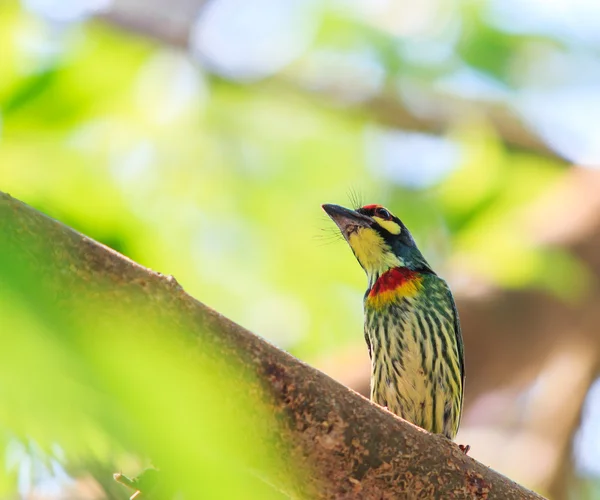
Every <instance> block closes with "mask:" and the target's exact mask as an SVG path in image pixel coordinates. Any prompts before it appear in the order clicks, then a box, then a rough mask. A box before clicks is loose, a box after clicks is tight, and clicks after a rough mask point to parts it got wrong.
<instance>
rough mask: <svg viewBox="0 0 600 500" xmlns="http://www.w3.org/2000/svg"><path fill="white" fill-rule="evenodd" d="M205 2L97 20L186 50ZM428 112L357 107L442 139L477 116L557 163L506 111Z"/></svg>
mask: <svg viewBox="0 0 600 500" xmlns="http://www.w3.org/2000/svg"><path fill="white" fill-rule="evenodd" d="M207 2H208V0H173V1H171V2H169V3H165V2H162V1H157V0H146V1H141V0H115V1H113V2H111V4H110V6H109V8H108V10H107V11H105V12H103V13H102V14H100V15H98V17H99V18H101V19H103V20H105V21H107V22H109V23H111V24H113V25H117V26H121V27H123V28H124V29H126V30H128V31H130V32H132V33H138V34H141V35H144V36H147V37H150V38H154V39H156V40H159V41H160V42H163V43H166V44H169V45H172V46H174V47H179V48H182V49H184V50H187V49H188V45H189V36H190V32H191V29H192V26H193V23H194V22H196V20H197V19H198V16H200V15H202V14H201V9H202V8H203V7H204V6H205V4H207ZM284 80H285V81H283V82H282V80H281V79H280V82H282V83H283V84H285V85H290V86H292V87H294V88H295V89H296V90H301V87H300V86H299V85H298V84H297V82H293V81H290V80H289V79H284ZM316 95H317V96H320V97H321V98H322V100H323V101H324V102H325V103H327V102H332V101H335V96H334V95H327V94H326V93H323V94H316ZM427 99H428V102H429V103H430V106H429V109H430V110H435V112H432V113H429V114H428V115H427V116H416V115H415V114H414V113H412V112H411V111H410V110H409V109H408V108H407V107H406V105H405V104H404V103H403V102H402V101H401V99H399V97H398V96H397V95H396V93H395V92H390V91H389V90H383V91H382V92H381V94H380V95H377V96H375V97H373V98H372V99H371V100H369V101H368V102H366V103H363V104H361V105H360V106H358V107H357V108H358V110H359V111H365V112H367V113H368V114H369V116H371V117H372V118H373V119H375V120H376V121H378V122H379V123H381V124H384V125H387V126H390V127H397V128H401V129H405V130H413V131H422V132H431V133H443V132H444V131H445V130H446V129H448V128H449V127H450V126H451V125H452V124H453V123H454V122H455V121H456V119H457V118H461V119H464V117H466V116H472V115H473V113H474V111H475V110H476V111H477V116H484V117H485V118H486V120H488V121H489V123H490V124H491V125H492V126H493V127H494V129H495V131H496V133H497V134H498V136H499V137H500V138H501V139H502V140H503V142H504V143H505V144H506V145H508V146H509V147H511V148H514V149H522V150H526V151H531V152H534V153H537V154H540V155H543V156H547V157H550V158H554V159H562V158H560V156H559V155H558V153H557V152H556V151H554V150H553V149H552V148H550V147H549V146H548V144H546V143H545V142H544V141H543V140H542V139H540V138H539V137H538V136H537V135H536V134H535V133H534V132H532V131H531V129H530V128H528V127H527V125H526V124H525V123H524V122H523V120H522V119H521V118H520V117H519V116H518V114H517V113H516V112H515V111H514V110H513V109H510V107H509V106H508V105H505V104H497V103H485V102H477V103H474V102H472V101H469V100H468V99H463V98H460V97H458V96H454V95H449V94H443V93H433V92H431V93H430V95H428V96H427Z"/></svg>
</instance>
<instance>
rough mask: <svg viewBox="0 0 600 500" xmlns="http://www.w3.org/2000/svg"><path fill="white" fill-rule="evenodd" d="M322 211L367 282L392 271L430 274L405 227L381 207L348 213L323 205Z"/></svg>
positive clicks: (369, 207) (348, 211)
mask: <svg viewBox="0 0 600 500" xmlns="http://www.w3.org/2000/svg"><path fill="white" fill-rule="evenodd" d="M323 210H325V212H326V213H327V215H329V217H331V219H332V220H333V222H335V223H336V224H337V226H338V227H339V228H340V231H341V232H342V235H343V236H344V238H345V239H346V241H347V242H348V244H349V245H350V248H352V251H353V252H354V255H355V256H356V259H357V260H358V262H359V263H360V265H361V266H362V268H363V269H364V270H365V272H366V273H367V277H368V278H369V281H372V280H374V279H377V277H378V276H380V275H382V274H383V273H385V272H386V271H388V270H390V269H393V268H395V267H404V268H407V269H409V270H411V271H420V272H432V271H431V268H430V267H429V264H427V261H426V260H425V258H424V257H423V255H422V254H421V252H420V251H419V249H418V248H417V245H416V244H415V240H414V239H413V237H412V235H411V234H410V232H409V231H408V229H407V228H406V226H405V225H404V224H403V223H402V221H401V220H400V219H398V217H396V216H394V215H393V214H392V213H391V212H390V211H389V210H387V209H386V208H384V207H382V206H381V205H365V206H364V207H361V208H359V209H357V210H350V209H348V208H344V207H341V206H339V205H330V204H325V205H323Z"/></svg>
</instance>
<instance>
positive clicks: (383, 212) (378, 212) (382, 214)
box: [375, 207, 392, 220]
mask: <svg viewBox="0 0 600 500" xmlns="http://www.w3.org/2000/svg"><path fill="white" fill-rule="evenodd" d="M375 215H376V216H377V217H380V218H381V219H384V220H392V214H391V213H389V212H388V211H387V210H386V209H385V208H383V207H380V208H378V209H377V210H375Z"/></svg>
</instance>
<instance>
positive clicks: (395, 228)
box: [373, 217, 402, 234]
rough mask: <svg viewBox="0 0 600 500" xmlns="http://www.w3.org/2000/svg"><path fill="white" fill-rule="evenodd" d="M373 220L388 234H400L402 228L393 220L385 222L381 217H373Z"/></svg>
mask: <svg viewBox="0 0 600 500" xmlns="http://www.w3.org/2000/svg"><path fill="white" fill-rule="evenodd" d="M373 220H374V221H375V222H377V224H379V225H380V226H381V227H382V228H383V229H385V230H386V231H387V232H388V233H390V234H400V232H401V231H402V228H401V227H400V226H399V225H398V224H397V223H396V222H394V221H393V220H385V219H382V218H381V217H373Z"/></svg>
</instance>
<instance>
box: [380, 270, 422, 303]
mask: <svg viewBox="0 0 600 500" xmlns="http://www.w3.org/2000/svg"><path fill="white" fill-rule="evenodd" d="M418 278H419V273H417V272H415V271H411V270H410V269H407V268H406V267H395V268H393V269H390V270H389V271H386V272H385V273H383V274H382V275H381V276H379V278H377V281H376V282H375V284H374V285H373V287H372V288H371V290H370V291H369V297H375V296H376V295H379V294H380V293H385V292H390V291H392V290H396V289H397V288H399V287H401V286H402V285H405V284H407V283H410V282H411V281H413V280H415V279H418Z"/></svg>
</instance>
